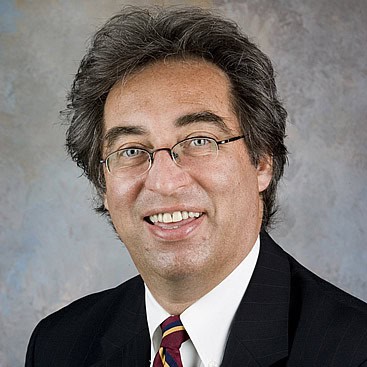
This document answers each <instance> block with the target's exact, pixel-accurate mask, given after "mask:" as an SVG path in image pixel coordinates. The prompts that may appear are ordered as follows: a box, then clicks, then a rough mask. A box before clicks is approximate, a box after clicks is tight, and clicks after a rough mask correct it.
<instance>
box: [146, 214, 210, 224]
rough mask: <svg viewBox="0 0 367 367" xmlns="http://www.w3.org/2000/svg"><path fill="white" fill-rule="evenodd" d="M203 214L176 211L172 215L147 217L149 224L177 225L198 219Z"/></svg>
mask: <svg viewBox="0 0 367 367" xmlns="http://www.w3.org/2000/svg"><path fill="white" fill-rule="evenodd" d="M202 214H203V213H199V212H187V211H176V212H173V213H157V214H154V215H151V216H149V220H150V222H151V223H153V224H155V223H177V222H181V221H182V220H185V219H189V218H199V217H200V216H201V215H202Z"/></svg>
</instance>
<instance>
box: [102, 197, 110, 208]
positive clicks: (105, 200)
mask: <svg viewBox="0 0 367 367" xmlns="http://www.w3.org/2000/svg"><path fill="white" fill-rule="evenodd" d="M103 204H104V207H105V209H107V210H109V209H108V201H107V195H106V194H104V198H103Z"/></svg>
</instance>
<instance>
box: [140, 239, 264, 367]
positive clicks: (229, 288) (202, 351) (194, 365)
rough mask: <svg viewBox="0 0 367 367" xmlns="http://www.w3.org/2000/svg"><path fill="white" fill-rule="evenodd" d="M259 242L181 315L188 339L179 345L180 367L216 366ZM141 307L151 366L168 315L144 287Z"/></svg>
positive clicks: (221, 354)
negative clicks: (145, 318)
mask: <svg viewBox="0 0 367 367" xmlns="http://www.w3.org/2000/svg"><path fill="white" fill-rule="evenodd" d="M259 250H260V240H259V238H257V240H256V243H255V245H254V246H253V248H252V249H251V251H250V252H249V254H248V255H247V256H246V258H245V259H244V260H243V261H242V262H241V263H240V264H239V265H238V266H237V268H235V269H234V270H233V272H232V273H231V274H229V275H228V276H227V278H225V279H224V280H223V281H222V282H221V283H220V284H218V285H217V286H216V287H215V288H214V289H212V290H211V291H210V292H209V293H207V294H206V295H205V296H203V297H202V298H200V299H199V300H198V301H196V302H195V303H194V304H192V305H191V306H190V307H188V308H187V309H186V310H185V311H184V312H183V313H182V314H181V315H180V318H181V321H182V324H183V326H184V327H185V329H186V330H187V333H188V334H189V336H190V339H189V340H187V341H186V342H184V343H183V344H182V346H181V349H180V353H181V358H182V363H183V366H184V367H218V366H220V364H221V362H222V359H223V354H224V350H225V347H226V344H227V339H228V335H229V331H230V326H231V323H232V320H233V317H234V315H235V313H236V311H237V308H238V306H239V304H240V302H241V299H242V297H243V295H244V294H245V292H246V289H247V286H248V284H249V282H250V279H251V276H252V273H253V271H254V268H255V265H256V262H257V258H258V256H259ZM145 304H146V312H147V320H148V327H149V334H150V340H151V366H152V365H153V361H154V357H155V355H156V353H157V351H158V349H159V345H160V342H161V339H162V332H161V328H160V324H161V323H162V322H163V321H164V320H165V319H166V318H167V317H169V316H170V314H169V313H167V312H166V311H165V310H164V309H163V308H162V307H161V306H160V305H159V304H158V302H157V301H156V300H155V298H154V297H153V295H152V294H151V292H150V291H149V289H148V287H147V286H145Z"/></svg>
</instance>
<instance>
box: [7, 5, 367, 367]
mask: <svg viewBox="0 0 367 367" xmlns="http://www.w3.org/2000/svg"><path fill="white" fill-rule="evenodd" d="M134 3H135V4H148V3H147V2H146V1H138V2H136V1H135V2H134ZM180 3H181V4H195V5H203V6H206V7H215V8H217V9H218V10H219V11H220V12H222V13H223V14H225V15H226V16H228V17H230V18H232V19H234V20H236V21H238V23H240V25H241V26H242V27H243V29H244V30H245V31H246V32H247V33H249V34H250V35H251V37H253V39H254V40H256V42H257V43H258V44H259V45H260V46H261V47H262V49H263V50H264V51H266V52H267V53H268V54H269V55H270V56H271V58H272V59H273V61H274V63H275V67H276V70H277V72H278V83H279V89H280V93H281V95H282V97H283V100H284V101H285V104H286V106H287V108H288V110H289V113H290V125H289V128H288V138H287V143H288V146H289V149H290V151H291V155H290V166H289V168H288V169H287V171H286V174H285V179H284V180H283V183H282V185H281V192H280V203H281V211H280V215H279V220H280V222H279V224H278V227H277V229H276V230H274V231H273V233H272V234H273V236H274V237H275V238H276V239H277V240H278V241H279V242H280V243H281V244H282V245H283V247H285V248H286V249H288V251H290V252H291V253H292V254H294V255H295V256H296V257H297V258H298V259H299V260H300V261H301V262H302V263H303V264H305V265H306V266H308V267H309V268H311V269H312V270H314V271H315V272H316V273H318V274H319V275H321V276H323V277H325V278H327V279H328V280H330V281H332V282H333V283H335V284H337V285H338V286H339V287H341V288H343V289H345V290H347V291H348V292H351V293H352V294H354V295H356V296H358V297H359V298H362V299H364V300H367V280H366V269H367V266H366V265H367V248H366V238H367V235H366V224H367V209H366V206H367V185H366V182H367V144H366V141H367V121H366V120H367V103H366V101H367V47H366V45H367V26H366V25H367V2H366V1H364V0H339V1H336V0H323V1H320V0H308V1H304V0H276V1H266V0H248V1H246V0H237V1H236V0H228V1H224V0H223V1H214V2H211V1H201V2H200V1H181V2H178V1H156V2H149V4H160V5H168V4H180ZM122 4H123V3H122V2H119V1H112V0H104V1H103V2H101V1H97V0H78V1H72V0H47V1H46V0H37V1H26V0H19V1H10V0H0V190H1V192H0V208H1V212H0V246H1V252H0V366H1V367H19V366H22V365H23V360H24V354H25V349H26V344H27V341H28V339H29V336H30V333H31V331H32V329H33V328H34V326H35V324H36V323H37V322H38V321H39V320H40V319H41V318H42V317H44V316H45V315H47V314H48V313H50V312H52V311H54V310H56V309H58V308H60V307H62V306H64V305H65V304H67V303H69V302H70V301H72V300H74V299H75V298H78V297H80V296H82V295H85V294H87V293H90V292H94V291H97V290H100V289H103V288H106V287H112V286H114V285H116V284H118V283H120V282H121V281H123V280H124V279H126V278H128V277H130V276H131V275H133V274H134V273H135V269H134V266H133V265H132V263H131V261H130V259H129V256H128V254H127V251H126V249H125V248H124V247H123V245H122V244H120V243H119V242H118V241H117V240H116V238H115V235H114V233H113V232H112V230H111V229H110V228H109V226H108V224H107V223H106V222H105V220H103V219H101V218H99V217H98V216H96V215H95V214H94V213H93V211H92V209H91V208H92V199H91V198H92V189H91V187H90V186H89V184H88V182H87V181H86V180H85V179H84V178H80V177H79V176H80V172H79V171H78V169H77V168H76V167H74V164H73V163H72V162H71V161H70V160H69V159H68V158H67V157H66V154H65V151H64V148H63V144H64V133H65V128H64V127H63V126H61V125H60V123H59V120H58V112H59V110H61V109H63V108H64V103H65V97H64V96H65V93H66V91H67V89H68V88H69V85H70V84H71V81H72V77H73V74H74V73H75V72H76V69H77V66H78V62H79V60H80V58H81V57H82V55H83V53H84V51H85V48H86V46H87V39H88V37H89V36H90V35H91V33H92V32H93V31H94V30H95V29H96V27H97V26H98V25H100V24H102V22H103V21H104V20H105V19H106V18H107V17H109V16H110V15H112V14H113V13H114V12H115V11H117V10H118V9H119V8H120V7H121V5H122Z"/></svg>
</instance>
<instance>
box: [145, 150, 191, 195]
mask: <svg viewBox="0 0 367 367" xmlns="http://www.w3.org/2000/svg"><path fill="white" fill-rule="evenodd" d="M190 180H191V177H190V175H189V173H188V172H186V170H185V169H183V168H181V167H179V166H178V165H177V164H176V163H175V162H174V161H173V159H172V157H171V156H170V152H169V151H168V149H167V150H164V149H162V150H159V151H156V152H155V154H154V161H153V163H152V167H151V168H150V170H149V171H148V172H147V176H146V179H145V187H146V188H147V189H148V190H151V191H154V192H157V193H160V194H161V195H165V196H171V195H174V194H175V193H176V192H177V191H179V190H180V189H181V188H183V187H185V186H187V185H188V184H189V183H190Z"/></svg>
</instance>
